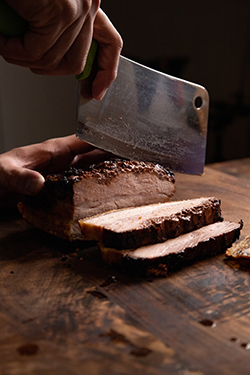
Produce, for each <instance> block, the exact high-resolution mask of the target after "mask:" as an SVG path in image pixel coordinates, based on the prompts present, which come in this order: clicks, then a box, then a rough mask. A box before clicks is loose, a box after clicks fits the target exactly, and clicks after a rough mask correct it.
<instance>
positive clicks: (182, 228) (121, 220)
mask: <svg viewBox="0 0 250 375" xmlns="http://www.w3.org/2000/svg"><path fill="white" fill-rule="evenodd" d="M216 221H222V217H221V207H220V200H219V199H217V198H214V197H210V198H197V199H190V200H184V201H179V202H167V203H159V204H152V205H147V206H141V207H133V208H126V209H120V210H115V211H109V212H106V213H102V214H99V215H96V216H93V217H90V218H86V219H82V220H79V225H80V227H81V230H82V234H83V236H84V238H85V239H86V240H89V241H91V240H95V241H99V242H102V243H103V245H104V246H106V247H113V248H115V249H117V250H122V249H132V248H134V249H135V248H138V247H140V246H143V245H148V244H153V243H158V242H164V241H166V240H167V239H169V238H173V237H177V236H179V235H180V234H184V233H187V232H191V231H192V230H195V229H198V228H200V227H201V226H204V225H207V224H211V223H214V222H216Z"/></svg>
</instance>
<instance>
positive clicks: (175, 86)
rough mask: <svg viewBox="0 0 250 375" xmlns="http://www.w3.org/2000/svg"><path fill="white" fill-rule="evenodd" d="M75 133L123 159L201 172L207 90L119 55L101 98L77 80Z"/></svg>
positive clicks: (179, 170) (178, 169)
mask: <svg viewBox="0 0 250 375" xmlns="http://www.w3.org/2000/svg"><path fill="white" fill-rule="evenodd" d="M78 85H79V87H78V109H77V131H76V134H77V137H78V138H80V139H81V140H84V141H86V142H88V143H90V144H92V145H94V146H96V147H98V148H100V149H103V150H106V151H109V152H112V153H113V154H115V155H118V156H120V157H124V158H127V159H134V160H143V161H152V162H156V163H159V164H161V165H163V166H165V167H169V168H170V169H172V170H174V171H178V172H183V173H189V174H202V173H203V168H204V164H205V154H206V138H207V122H208V108H209V96H208V93H207V91H206V89H205V88H204V87H202V86H200V85H196V84H194V83H191V82H187V81H185V80H182V79H178V78H175V77H172V76H169V75H167V74H164V73H161V72H157V71H155V70H152V69H150V68H147V67H145V66H143V65H141V64H138V63H136V62H134V61H131V60H129V59H127V58H125V57H123V56H121V57H120V61H119V68H118V74H117V78H116V80H115V81H114V82H113V84H112V85H111V86H110V88H109V89H108V91H107V92H106V95H105V96H104V98H103V99H102V100H101V101H97V100H95V99H93V100H86V99H85V98H84V97H83V95H81V94H82V93H83V92H84V90H85V88H84V81H83V83H81V82H79V83H78Z"/></svg>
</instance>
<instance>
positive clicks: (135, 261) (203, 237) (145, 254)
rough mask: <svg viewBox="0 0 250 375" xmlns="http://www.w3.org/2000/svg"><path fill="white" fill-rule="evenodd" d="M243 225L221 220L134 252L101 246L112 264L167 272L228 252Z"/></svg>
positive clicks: (133, 269)
mask: <svg viewBox="0 0 250 375" xmlns="http://www.w3.org/2000/svg"><path fill="white" fill-rule="evenodd" d="M242 225H243V224H242V222H240V223H234V222H229V221H223V222H217V223H213V224H210V225H207V226H205V227H202V228H199V229H197V230H195V231H193V232H189V233H186V234H182V235H180V236H179V237H176V238H173V239H169V240H167V241H166V242H163V243H159V244H154V245H147V246H143V247H140V248H138V249H136V250H134V251H131V250H122V251H119V250H115V249H111V248H106V247H104V246H103V245H102V244H99V246H100V249H101V253H102V257H103V260H104V262H105V263H107V264H109V265H111V266H122V267H124V268H125V270H126V271H128V272H132V273H133V274H139V275H140V274H148V275H149V274H155V275H166V274H167V273H168V271H169V270H171V269H176V268H178V267H181V266H183V265H185V264H189V263H193V262H194V261H196V260H199V259H203V258H206V257H211V256H214V255H216V254H219V253H222V252H224V251H225V250H226V249H227V248H228V247H229V246H231V245H232V243H233V242H235V241H236V239H238V238H239V235H240V230H241V228H242Z"/></svg>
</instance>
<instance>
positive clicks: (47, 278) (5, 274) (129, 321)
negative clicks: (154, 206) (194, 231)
mask: <svg viewBox="0 0 250 375" xmlns="http://www.w3.org/2000/svg"><path fill="white" fill-rule="evenodd" d="M176 181H177V191H176V195H175V197H174V199H175V200H179V199H187V198H194V197H200V196H215V197H217V198H220V199H221V201H222V213H223V217H224V218H225V219H228V220H234V221H239V220H241V219H242V220H243V222H244V226H243V230H242V236H244V235H247V234H250V180H249V179H247V178H238V177H234V176H229V175H227V174H225V173H221V172H220V171H217V170H214V169H212V168H208V167H207V168H206V169H205V174H204V176H202V177H197V176H187V175H179V174H178V175H177V176H176ZM0 220H1V221H0V225H1V226H0V228H1V229H0V301H1V303H0V329H1V336H0V373H1V374H11V375H16V374H18V375H19V374H26V375H29V374H44V373H45V372H46V371H47V372H48V373H49V374H56V375H57V374H77V375H78V374H85V373H86V374H88V375H95V374H98V375H106V374H108V373H109V374H129V375H130V374H132V375H133V374H138V373H140V374H157V375H158V374H171V375H172V374H179V375H202V374H209V375H210V374H214V375H218V374H220V375H222V374H227V375H228V374H240V375H244V374H246V375H249V371H250V370H249V361H250V349H249V348H250V302H249V301H250V298H249V297H250V287H249V286H250V269H249V270H248V268H246V267H245V266H244V268H243V266H240V265H238V264H236V263H235V262H233V261H232V260H229V259H226V257H225V256H224V255H221V256H218V257H215V258H212V259H207V260H205V261H202V262H198V263H195V264H194V265H192V266H189V267H186V268H184V269H182V270H180V271H178V272H175V273H173V274H170V275H169V276H168V277H166V278H158V279H157V278H156V279H153V278H146V279H135V278H129V277H127V276H126V275H123V274H121V273H120V272H119V271H118V270H115V269H110V268H107V267H105V266H104V265H103V264H102V261H101V258H100V254H99V252H98V250H97V248H96V247H95V246H94V244H91V246H90V244H88V246H86V245H85V246H86V247H85V248H84V246H83V244H79V243H78V244H69V243H67V242H65V241H62V240H59V239H56V238H53V237H51V236H49V235H47V234H44V233H42V232H41V231H39V230H37V229H34V228H32V227H31V226H30V225H28V224H27V223H25V222H24V220H23V219H22V218H20V216H19V215H18V214H17V213H16V212H15V211H14V212H9V214H7V215H6V214H4V213H1V215H0Z"/></svg>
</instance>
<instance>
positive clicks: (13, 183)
mask: <svg viewBox="0 0 250 375" xmlns="http://www.w3.org/2000/svg"><path fill="white" fill-rule="evenodd" d="M0 175H1V190H2V191H6V192H7V191H8V192H15V193H18V194H25V195H35V194H37V193H38V192H39V191H40V190H41V189H42V187H43V184H44V177H43V176H42V175H41V174H40V173H38V172H36V171H32V170H30V169H27V168H20V167H19V166H18V165H16V164H15V163H12V160H5V163H4V168H0Z"/></svg>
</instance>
